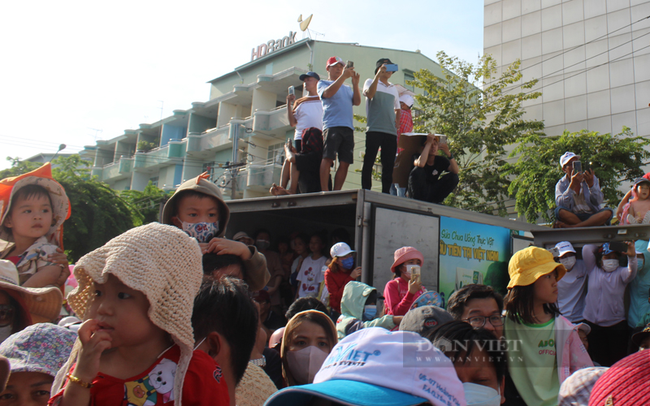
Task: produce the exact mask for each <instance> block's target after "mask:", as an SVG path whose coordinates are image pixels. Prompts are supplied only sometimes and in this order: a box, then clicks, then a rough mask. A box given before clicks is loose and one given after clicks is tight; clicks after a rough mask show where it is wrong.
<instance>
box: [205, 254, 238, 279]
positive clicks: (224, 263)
mask: <svg viewBox="0 0 650 406" xmlns="http://www.w3.org/2000/svg"><path fill="white" fill-rule="evenodd" d="M231 265H236V266H238V267H239V269H240V270H241V272H242V274H243V273H244V261H242V259H241V257H239V256H237V255H233V254H223V255H217V254H215V253H213V252H209V253H207V254H203V275H212V272H213V271H216V270H218V269H221V268H226V267H228V266H231Z"/></svg>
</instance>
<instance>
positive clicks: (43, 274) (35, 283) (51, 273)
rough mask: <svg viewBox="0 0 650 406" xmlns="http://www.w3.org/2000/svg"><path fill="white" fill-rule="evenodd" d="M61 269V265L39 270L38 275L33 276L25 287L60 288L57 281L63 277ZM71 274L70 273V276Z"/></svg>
mask: <svg viewBox="0 0 650 406" xmlns="http://www.w3.org/2000/svg"><path fill="white" fill-rule="evenodd" d="M61 271H62V269H61V267H60V266H59V265H48V266H44V267H41V268H38V270H37V271H36V273H35V274H34V275H32V276H31V277H30V278H29V279H27V281H26V282H25V283H23V286H24V287H26V288H44V287H46V286H58V285H57V281H58V279H59V276H60V275H61ZM69 273H70V272H69V271H68V274H69Z"/></svg>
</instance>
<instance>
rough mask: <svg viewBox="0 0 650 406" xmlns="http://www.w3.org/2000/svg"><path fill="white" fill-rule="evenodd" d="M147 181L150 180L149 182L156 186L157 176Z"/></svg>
mask: <svg viewBox="0 0 650 406" xmlns="http://www.w3.org/2000/svg"><path fill="white" fill-rule="evenodd" d="M149 182H151V184H152V185H154V186H155V187H158V176H155V177H153V178H149Z"/></svg>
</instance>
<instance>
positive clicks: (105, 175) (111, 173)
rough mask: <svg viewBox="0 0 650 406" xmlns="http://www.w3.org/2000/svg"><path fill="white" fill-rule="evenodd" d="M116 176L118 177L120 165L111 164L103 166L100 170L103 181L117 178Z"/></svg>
mask: <svg viewBox="0 0 650 406" xmlns="http://www.w3.org/2000/svg"><path fill="white" fill-rule="evenodd" d="M118 176H120V165H119V164H118V163H117V162H113V163H111V164H108V165H106V166H104V168H103V170H102V180H103V181H106V180H109V179H113V178H117V177H118Z"/></svg>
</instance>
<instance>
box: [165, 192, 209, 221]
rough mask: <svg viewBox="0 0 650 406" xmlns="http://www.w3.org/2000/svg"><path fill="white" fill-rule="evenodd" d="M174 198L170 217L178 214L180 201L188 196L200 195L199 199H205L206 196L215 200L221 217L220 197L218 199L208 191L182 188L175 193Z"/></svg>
mask: <svg viewBox="0 0 650 406" xmlns="http://www.w3.org/2000/svg"><path fill="white" fill-rule="evenodd" d="M172 197H173V198H174V200H173V201H172V204H173V207H172V210H171V216H170V217H175V216H178V203H180V201H181V200H182V199H184V198H186V197H198V198H199V199H205V198H210V199H212V200H214V201H215V202H216V204H217V210H218V211H219V217H221V206H220V204H219V199H217V198H216V197H214V196H211V195H208V194H206V193H202V192H197V191H196V190H191V189H190V190H181V191H180V192H178V193H175V194H174V195H173V196H172Z"/></svg>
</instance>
